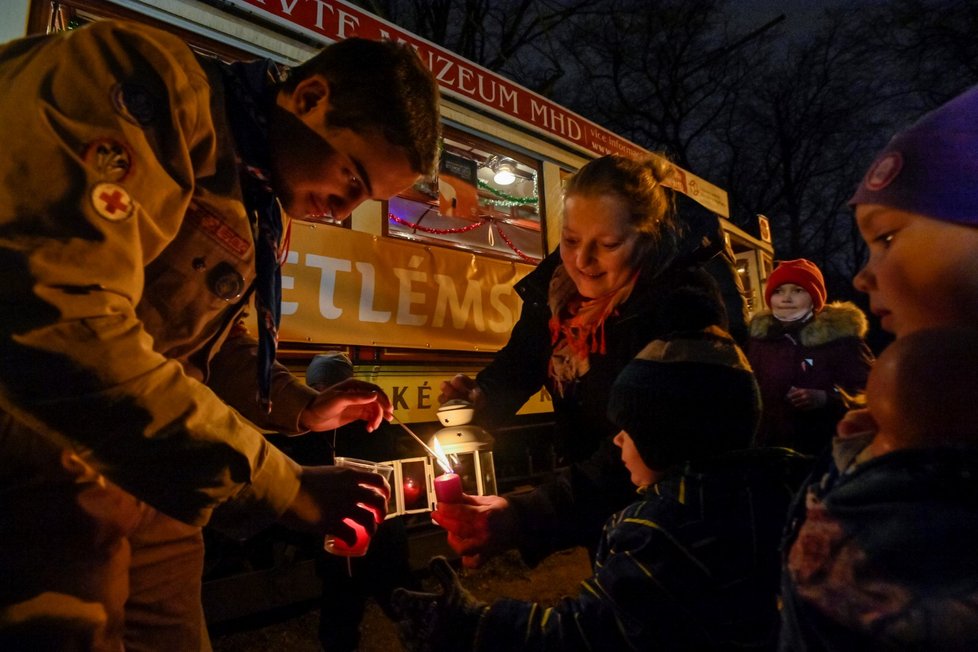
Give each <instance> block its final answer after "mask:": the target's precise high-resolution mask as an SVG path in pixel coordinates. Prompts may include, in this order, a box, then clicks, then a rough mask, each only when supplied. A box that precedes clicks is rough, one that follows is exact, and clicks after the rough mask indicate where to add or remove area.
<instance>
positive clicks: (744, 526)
mask: <svg viewBox="0 0 978 652" xmlns="http://www.w3.org/2000/svg"><path fill="white" fill-rule="evenodd" d="M808 466H809V461H808V459H807V458H806V457H804V456H801V455H798V454H797V453H794V452H793V451H788V450H783V449H754V450H747V451H735V452H732V453H727V454H724V455H722V456H719V457H717V458H715V459H713V460H709V461H703V462H698V463H687V464H686V465H685V468H679V469H677V470H676V471H675V472H672V473H670V474H669V475H667V476H666V477H665V478H663V479H662V480H661V481H660V482H659V483H657V484H655V485H653V486H651V487H647V488H646V491H645V492H644V495H643V496H642V498H641V499H640V500H638V501H637V502H633V503H632V504H631V505H629V506H628V507H626V508H625V509H624V510H622V511H621V512H619V513H617V514H615V515H614V516H612V517H611V518H610V519H609V520H608V521H607V523H606V525H605V527H604V533H603V535H602V537H601V543H600V545H599V547H598V553H597V557H596V560H595V569H594V575H593V576H592V577H590V578H589V579H587V580H585V581H584V582H583V583H582V584H581V589H580V592H579V593H578V595H577V597H575V598H569V597H568V598H564V599H563V600H561V601H560V602H559V603H558V604H557V605H556V606H554V607H553V608H544V607H542V606H541V605H539V604H534V603H529V602H521V601H517V600H500V601H497V602H495V603H494V604H493V605H492V606H491V607H490V608H489V610H488V611H487V613H486V614H485V615H484V616H483V617H482V621H481V622H480V625H479V630H478V633H477V639H476V645H475V649H476V650H479V651H480V652H481V651H495V650H499V651H503V650H506V651H507V652H508V651H510V650H718V649H737V650H751V649H771V648H772V647H773V645H774V643H775V641H776V637H777V626H778V613H777V590H778V566H779V562H778V542H779V539H780V532H781V528H782V527H783V525H784V518H785V514H786V509H787V506H788V504H789V502H790V500H791V496H792V495H793V494H794V492H795V490H796V488H797V486H798V483H799V482H800V481H801V478H802V477H804V476H803V474H804V472H805V469H807V468H808Z"/></svg>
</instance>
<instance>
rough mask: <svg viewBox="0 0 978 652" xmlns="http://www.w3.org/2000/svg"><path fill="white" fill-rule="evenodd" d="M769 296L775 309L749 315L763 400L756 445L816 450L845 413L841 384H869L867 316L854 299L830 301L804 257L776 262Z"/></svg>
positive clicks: (853, 388)
mask: <svg viewBox="0 0 978 652" xmlns="http://www.w3.org/2000/svg"><path fill="white" fill-rule="evenodd" d="M764 298H765V299H766V300H767V303H768V305H769V306H771V308H770V309H769V310H766V311H763V312H760V313H758V314H757V315H755V316H754V318H753V319H752V320H751V323H750V340H749V341H748V343H747V356H748V358H749V359H750V363H751V366H752V367H753V368H754V373H755V374H756V375H757V381H758V383H759V384H760V386H761V396H762V399H763V406H764V412H763V415H762V419H761V425H760V428H759V430H758V443H760V444H761V445H765V446H783V447H786V448H794V449H795V450H798V451H801V452H804V453H811V454H814V453H817V452H819V451H821V450H822V449H824V448H825V447H826V446H827V445H828V443H829V441H830V440H831V438H832V434H833V433H834V432H835V424H836V423H837V422H838V421H839V419H840V418H841V417H842V415H843V414H844V413H845V407H844V404H843V401H842V395H841V394H840V390H842V391H844V392H845V393H847V394H854V393H858V392H860V391H862V389H863V387H865V385H866V376H867V374H868V373H869V367H870V364H871V363H872V359H873V356H872V354H871V353H870V351H869V348H868V347H867V346H866V343H865V341H864V337H865V335H866V330H867V321H866V316H865V315H864V314H863V312H862V311H861V310H860V309H859V308H858V307H856V306H855V304H852V303H848V302H837V303H830V304H826V302H825V299H826V292H825V281H824V280H823V278H822V272H821V270H819V268H818V266H817V265H815V263H813V262H811V261H810V260H805V259H804V258H799V259H797V260H786V261H784V262H782V263H781V264H780V265H778V267H777V268H776V269H775V270H774V271H773V272H772V273H771V276H770V277H769V278H768V280H767V285H766V286H765V291H764Z"/></svg>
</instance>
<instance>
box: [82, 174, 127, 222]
mask: <svg viewBox="0 0 978 652" xmlns="http://www.w3.org/2000/svg"><path fill="white" fill-rule="evenodd" d="M91 197H92V206H93V207H94V208H95V212H96V213H98V214H99V215H101V216H102V217H104V218H105V219H107V220H109V221H111V222H121V221H122V220H124V219H126V218H128V217H130V216H131V215H132V213H133V210H134V209H135V203H134V202H133V201H132V198H131V197H130V196H129V193H128V192H126V189H125V188H123V187H122V186H120V185H117V184H114V183H97V184H95V186H94V187H92V195H91Z"/></svg>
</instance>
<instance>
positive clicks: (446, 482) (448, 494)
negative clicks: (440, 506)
mask: <svg viewBox="0 0 978 652" xmlns="http://www.w3.org/2000/svg"><path fill="white" fill-rule="evenodd" d="M435 498H437V499H438V502H440V503H460V502H462V478H461V476H459V475H458V474H457V473H442V474H441V475H440V476H438V477H437V478H435Z"/></svg>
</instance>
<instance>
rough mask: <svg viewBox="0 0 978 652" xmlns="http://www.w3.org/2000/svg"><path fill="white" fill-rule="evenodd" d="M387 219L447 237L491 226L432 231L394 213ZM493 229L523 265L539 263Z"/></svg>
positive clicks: (474, 224)
mask: <svg viewBox="0 0 978 652" xmlns="http://www.w3.org/2000/svg"><path fill="white" fill-rule="evenodd" d="M387 218H388V219H389V220H390V221H391V222H394V223H396V224H400V225H401V226H406V227H407V228H409V229H412V230H415V231H421V232H422V233H431V234H434V235H449V234H452V233H465V232H466V231H474V230H475V229H478V228H479V227H480V226H485V225H486V224H489V225H490V229H491V228H492V226H493V225H492V224H491V221H490V220H482V221H480V222H474V223H473V224H470V225H468V226H461V227H458V228H456V229H434V228H432V227H430V226H421V225H420V224H416V223H414V222H408V221H407V220H405V219H404V218H401V217H398V216H397V215H394V213H388V214H387ZM495 227H496V233H498V234H499V237H500V238H502V239H503V242H505V243H506V245H507V246H508V247H509V248H510V249H512V250H513V251H514V252H515V253H516V255H517V256H519V257H520V260H522V261H523V262H525V263H529V264H531V265H536V264H537V263H539V262H540V259H539V258H533V257H531V256H527V255H526V254H525V253H524V252H523V251H522V250H520V248H519V247H517V246H516V245H515V244H513V241H512V240H510V239H509V237H508V236H507V235H506V233H504V232H503V230H502V228H501V227H500V226H499V224H496V225H495ZM489 234H490V236H491V235H492V231H490V232H489Z"/></svg>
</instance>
